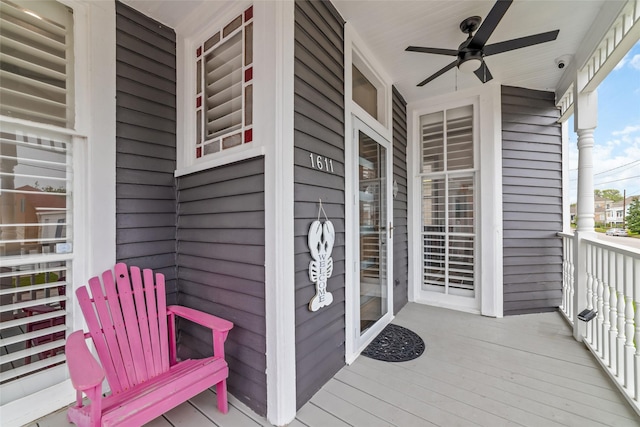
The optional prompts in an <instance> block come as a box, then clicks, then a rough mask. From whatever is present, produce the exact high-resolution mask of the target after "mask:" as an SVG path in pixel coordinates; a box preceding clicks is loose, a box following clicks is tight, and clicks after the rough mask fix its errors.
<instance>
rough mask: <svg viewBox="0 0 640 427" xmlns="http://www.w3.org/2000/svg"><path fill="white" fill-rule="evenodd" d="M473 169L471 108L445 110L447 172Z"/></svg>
mask: <svg viewBox="0 0 640 427" xmlns="http://www.w3.org/2000/svg"><path fill="white" fill-rule="evenodd" d="M472 168H473V107H472V106H471V105H467V106H464V107H460V108H455V109H452V110H447V170H460V169H472Z"/></svg>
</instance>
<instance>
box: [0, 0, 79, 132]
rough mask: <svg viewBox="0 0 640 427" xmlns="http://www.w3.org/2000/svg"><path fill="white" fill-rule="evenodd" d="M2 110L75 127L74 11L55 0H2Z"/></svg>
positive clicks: (25, 117) (29, 118)
mask: <svg viewBox="0 0 640 427" xmlns="http://www.w3.org/2000/svg"><path fill="white" fill-rule="evenodd" d="M0 27H2V38H1V39H0V54H1V55H2V73H3V75H2V78H1V79H0V90H1V91H0V98H1V99H2V102H1V103H0V114H2V115H6V116H10V117H15V118H21V119H26V120H33V121H36V122H40V123H47V124H51V125H55V126H60V127H69V128H70V127H73V120H74V116H75V115H74V113H73V81H72V76H73V72H72V69H71V67H72V65H73V57H72V55H73V14H72V12H71V10H70V9H69V8H68V7H66V6H64V5H62V4H61V3H58V2H55V1H49V2H33V1H21V0H13V1H12V2H2V13H0Z"/></svg>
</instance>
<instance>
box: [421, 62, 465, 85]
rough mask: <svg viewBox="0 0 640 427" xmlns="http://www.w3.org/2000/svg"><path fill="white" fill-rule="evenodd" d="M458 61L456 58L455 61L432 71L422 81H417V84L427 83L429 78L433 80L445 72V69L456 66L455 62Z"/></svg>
mask: <svg viewBox="0 0 640 427" xmlns="http://www.w3.org/2000/svg"><path fill="white" fill-rule="evenodd" d="M457 63H458V60H457V59H456V60H455V61H453V62H452V63H451V64H449V65H447V66H445V67H444V68H442V69H441V70H439V71H436V72H435V73H433V74H432V75H431V76H429V77H427V78H426V79H424V80H423V81H421V82H420V83H418V86H424V85H426V84H427V83H429V82H430V81H431V80H434V79H436V78H438V77H440V76H441V75H443V74H444V73H446V72H447V71H449V70H450V69H452V68H453V67H455V66H456V64H457Z"/></svg>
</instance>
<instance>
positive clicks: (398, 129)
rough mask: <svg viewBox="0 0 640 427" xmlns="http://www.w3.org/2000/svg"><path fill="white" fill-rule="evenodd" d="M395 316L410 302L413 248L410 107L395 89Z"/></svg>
mask: <svg viewBox="0 0 640 427" xmlns="http://www.w3.org/2000/svg"><path fill="white" fill-rule="evenodd" d="M393 179H394V181H395V182H396V183H397V185H398V194H397V195H396V196H395V197H394V198H393V312H394V313H398V311H400V309H401V308H402V307H404V306H405V304H406V303H407V302H408V293H407V292H408V283H409V282H408V277H409V246H408V238H407V237H408V232H407V103H406V102H405V100H404V98H403V97H402V95H400V92H398V90H397V89H396V88H395V87H394V88H393Z"/></svg>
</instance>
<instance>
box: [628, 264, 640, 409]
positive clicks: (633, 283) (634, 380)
mask: <svg viewBox="0 0 640 427" xmlns="http://www.w3.org/2000/svg"><path fill="white" fill-rule="evenodd" d="M624 264H625V268H624V291H625V294H626V295H627V298H628V300H629V301H628V303H627V310H626V312H625V318H626V331H627V342H626V344H625V346H624V347H625V353H624V359H625V361H624V362H625V363H624V365H625V373H626V375H625V386H626V387H627V390H628V391H631V390H634V392H635V393H634V397H635V400H636V402H640V391H639V390H638V388H639V387H640V384H639V383H640V381H638V376H639V375H640V257H636V258H635V259H634V258H632V257H630V256H625V262H624ZM631 294H633V296H634V297H633V298H634V301H635V310H634V307H633V304H631V301H630V298H629V296H631ZM634 311H635V330H634ZM634 333H635V335H634ZM634 339H635V347H634Z"/></svg>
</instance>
